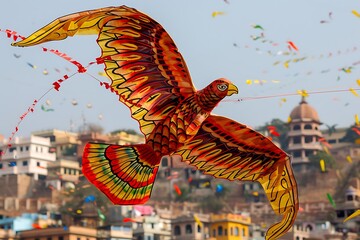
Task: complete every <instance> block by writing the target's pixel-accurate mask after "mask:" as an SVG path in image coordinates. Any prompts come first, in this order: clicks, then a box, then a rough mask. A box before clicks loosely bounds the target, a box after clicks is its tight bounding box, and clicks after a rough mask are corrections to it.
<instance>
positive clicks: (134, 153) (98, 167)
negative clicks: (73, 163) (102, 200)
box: [82, 143, 160, 205]
mask: <svg viewBox="0 0 360 240" xmlns="http://www.w3.org/2000/svg"><path fill="white" fill-rule="evenodd" d="M159 163H160V159H159V157H156V156H155V153H154V151H153V150H152V148H151V147H150V146H148V145H146V144H138V145H133V146H119V145H109V144H105V143H88V144H87V145H86V146H85V149H84V154H83V160H82V172H83V173H84V175H85V176H86V178H87V179H88V180H89V181H90V182H91V183H92V184H94V185H95V186H96V187H97V188H99V189H100V190H101V191H102V192H103V193H105V194H106V195H107V196H108V198H109V199H110V200H111V201H112V202H113V203H114V204H118V205H136V204H143V203H145V202H146V201H147V200H148V199H149V198H150V195H151V190H152V188H153V184H154V181H155V178H156V173H157V171H158V166H159Z"/></svg>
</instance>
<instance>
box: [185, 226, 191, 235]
mask: <svg viewBox="0 0 360 240" xmlns="http://www.w3.org/2000/svg"><path fill="white" fill-rule="evenodd" d="M185 232H186V233H187V234H191V233H192V227H191V225H190V224H186V226H185Z"/></svg>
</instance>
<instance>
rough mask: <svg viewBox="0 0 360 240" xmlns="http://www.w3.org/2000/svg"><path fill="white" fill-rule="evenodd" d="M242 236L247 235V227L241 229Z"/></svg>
mask: <svg viewBox="0 0 360 240" xmlns="http://www.w3.org/2000/svg"><path fill="white" fill-rule="evenodd" d="M241 234H242V235H241V236H243V237H245V228H243V229H241Z"/></svg>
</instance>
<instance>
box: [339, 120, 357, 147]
mask: <svg viewBox="0 0 360 240" xmlns="http://www.w3.org/2000/svg"><path fill="white" fill-rule="evenodd" d="M353 128H355V129H358V130H359V131H360V128H359V127H358V126H356V125H355V124H354V125H352V126H350V127H349V128H348V129H347V130H346V134H345V136H344V137H343V138H341V139H340V141H342V142H351V143H356V140H357V139H359V138H360V136H359V134H357V133H356V131H354V129H353Z"/></svg>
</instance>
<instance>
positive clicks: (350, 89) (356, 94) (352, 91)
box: [349, 88, 359, 97]
mask: <svg viewBox="0 0 360 240" xmlns="http://www.w3.org/2000/svg"><path fill="white" fill-rule="evenodd" d="M349 91H350V92H351V93H352V94H354V95H355V96H356V97H359V94H358V93H357V92H356V91H355V89H353V88H349Z"/></svg>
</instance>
